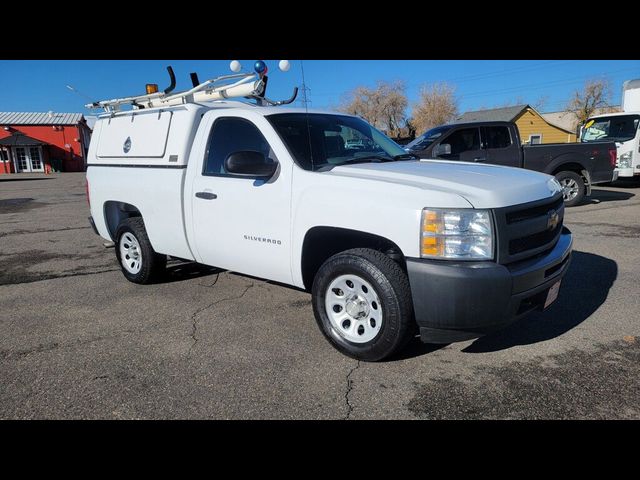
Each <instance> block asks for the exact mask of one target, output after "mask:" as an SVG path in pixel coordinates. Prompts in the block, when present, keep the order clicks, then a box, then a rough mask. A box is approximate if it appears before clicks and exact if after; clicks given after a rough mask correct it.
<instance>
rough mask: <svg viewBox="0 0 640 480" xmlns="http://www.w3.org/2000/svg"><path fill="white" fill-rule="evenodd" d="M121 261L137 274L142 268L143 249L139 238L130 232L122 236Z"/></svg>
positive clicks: (126, 267) (130, 271) (125, 266)
mask: <svg viewBox="0 0 640 480" xmlns="http://www.w3.org/2000/svg"><path fill="white" fill-rule="evenodd" d="M119 248H120V262H121V263H122V266H123V267H124V268H125V269H126V270H127V272H129V273H132V274H134V275H135V274H137V273H138V272H140V269H141V268H142V251H141V249H140V243H138V239H137V238H136V237H135V236H134V235H133V234H132V233H130V232H125V233H123V234H122V236H121V237H120V246H119Z"/></svg>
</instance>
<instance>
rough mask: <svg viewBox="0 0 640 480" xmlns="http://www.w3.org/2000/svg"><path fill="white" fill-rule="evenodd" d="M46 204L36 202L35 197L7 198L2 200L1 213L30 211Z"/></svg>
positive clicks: (0, 201)
mask: <svg viewBox="0 0 640 480" xmlns="http://www.w3.org/2000/svg"><path fill="white" fill-rule="evenodd" d="M45 205H46V203H42V202H34V200H33V198H7V199H4V200H0V214H5V213H22V212H28V211H29V210H33V209H35V208H40V207H44V206H45Z"/></svg>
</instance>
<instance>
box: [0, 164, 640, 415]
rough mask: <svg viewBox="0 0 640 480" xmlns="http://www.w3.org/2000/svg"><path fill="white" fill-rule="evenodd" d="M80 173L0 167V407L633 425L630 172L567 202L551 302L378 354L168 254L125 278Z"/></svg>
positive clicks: (634, 221) (637, 285) (635, 354)
mask: <svg viewBox="0 0 640 480" xmlns="http://www.w3.org/2000/svg"><path fill="white" fill-rule="evenodd" d="M88 215H89V211H88V205H87V200H86V197H85V192H84V174H71V173H67V174H55V175H46V176H45V175H40V176H36V175H32V176H28V175H26V176H20V175H2V176H0V247H1V253H0V418H2V419H30V418H53V419H60V418H74V419H75V418H82V419H93V418H100V419H131V418H147V419H159V418H161V419H165V418H167V419H174V418H176V419H177V418H194V419H208V418H212V419H240V418H242V419H416V418H417V419H495V418H500V419H519V418H527V419H556V418H560V419H566V418H580V419H583V418H590V419H619V418H623V419H638V418H640V328H639V322H640V315H639V313H640V268H638V267H639V266H640V247H639V245H638V240H639V239H640V182H617V183H616V184H614V186H603V187H596V188H595V189H594V192H593V195H592V197H591V199H589V200H588V202H587V203H586V204H584V205H582V206H579V207H575V208H571V209H567V211H566V219H565V224H566V225H567V226H568V227H569V229H571V230H572V231H573V233H574V235H575V242H574V256H573V261H572V264H571V267H570V270H569V272H568V274H567V275H566V277H565V279H564V281H563V285H562V288H561V291H560V297H559V299H558V301H557V302H556V303H555V304H554V305H553V306H552V307H551V308H550V309H548V310H547V311H546V312H541V313H535V314H533V315H531V316H529V317H528V318H526V319H524V320H522V321H520V322H517V323H516V324H514V325H512V326H510V327H509V328H508V329H506V330H503V331H502V332H498V333H496V334H493V335H490V336H486V337H483V338H480V339H477V340H474V341H468V342H462V343H455V344H451V345H440V346H436V345H423V344H421V343H420V342H418V341H416V342H414V343H413V344H411V345H410V346H409V347H408V348H407V350H406V351H404V352H403V354H402V355H401V356H400V357H398V358H394V359H392V360H391V361H388V362H384V363H365V362H358V361H355V360H352V359H349V358H347V357H345V356H343V355H341V354H340V353H338V352H337V351H336V350H334V349H333V348H332V347H331V346H330V345H329V344H328V343H327V341H326V340H325V339H324V337H323V336H322V335H321V333H320V331H319V330H318V327H317V326H316V323H315V320H314V318H313V314H312V311H311V303H310V295H308V294H307V293H305V292H302V291H298V290H295V289H291V288H287V287H283V286H280V285H275V284H271V283H268V282H266V281H264V280H260V279H255V278H251V277H246V276H242V275H239V274H235V273H231V272H219V271H217V270H216V269H213V268H209V267H204V266H200V265H196V264H182V263H178V262H171V263H170V266H169V269H168V273H167V278H166V280H165V281H164V282H163V283H160V284H156V285H149V286H140V285H135V284H132V283H129V282H128V281H126V280H125V279H124V277H123V276H122V274H121V272H120V269H119V266H118V264H117V263H116V260H115V253H114V250H113V249H105V248H104V247H103V246H102V242H103V240H102V239H101V238H100V237H98V236H96V235H95V234H94V233H93V231H92V230H91V228H90V227H89V224H88V221H87V217H88Z"/></svg>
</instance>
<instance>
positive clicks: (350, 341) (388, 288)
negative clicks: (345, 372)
mask: <svg viewBox="0 0 640 480" xmlns="http://www.w3.org/2000/svg"><path fill="white" fill-rule="evenodd" d="M312 303H313V312H314V315H315V318H316V321H317V323H318V326H319V327H320V330H321V331H322V333H323V334H324V335H325V337H326V338H327V339H328V340H329V342H330V343H331V344H332V345H333V346H334V347H335V348H336V349H338V350H339V351H340V352H342V353H344V354H345V355H348V356H350V357H352V358H356V359H358V360H366V361H378V360H383V359H384V358H387V357H389V356H391V355H392V354H394V353H396V352H397V351H399V350H401V349H402V348H403V347H404V346H405V345H406V343H407V342H408V341H409V340H410V339H411V337H412V335H413V333H414V332H415V321H414V319H413V308H412V303H411V291H410V288H409V280H408V278H407V275H406V274H405V273H404V271H403V270H402V268H400V266H399V265H398V264H397V263H396V262H395V261H393V260H392V259H391V258H389V257H388V256H387V255H384V254H383V253H381V252H378V251H376V250H371V249H366V248H356V249H352V250H347V251H345V252H341V253H338V254H336V255H334V256H333V257H331V258H329V259H328V260H327V261H326V262H325V263H324V264H323V265H322V266H321V267H320V269H319V270H318V273H317V274H316V277H315V279H314V282H313V288H312Z"/></svg>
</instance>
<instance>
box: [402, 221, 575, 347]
mask: <svg viewBox="0 0 640 480" xmlns="http://www.w3.org/2000/svg"><path fill="white" fill-rule="evenodd" d="M572 243H573V238H572V235H571V232H570V231H569V230H568V229H567V228H566V227H563V230H562V233H561V235H560V238H559V240H558V242H557V243H556V245H555V247H554V248H553V249H552V250H551V251H549V252H547V253H546V254H544V255H541V256H537V257H534V258H533V259H528V260H524V261H521V262H517V263H516V264H513V265H500V264H497V263H494V262H452V261H448V260H424V259H407V271H408V274H409V282H410V284H411V294H412V296H413V308H414V312H415V317H416V322H417V323H418V326H419V327H420V338H421V339H422V341H423V342H425V343H451V342H459V341H463V340H469V339H472V338H477V337H480V336H482V335H484V334H486V333H489V332H492V331H495V330H499V329H500V328H503V327H505V326H507V325H508V324H510V323H512V322H513V321H515V320H517V319H519V318H521V317H523V316H525V315H526V314H528V313H530V312H532V311H534V310H541V309H542V308H543V306H544V304H545V301H546V299H547V294H548V292H549V289H550V288H551V287H552V286H554V285H555V284H556V283H557V282H559V281H560V280H561V279H562V277H564V275H565V273H566V272H567V270H568V268H569V263H570V261H571V246H572Z"/></svg>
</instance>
